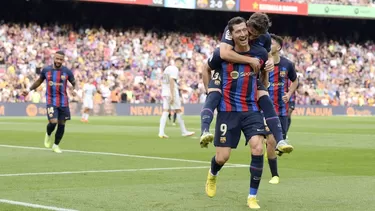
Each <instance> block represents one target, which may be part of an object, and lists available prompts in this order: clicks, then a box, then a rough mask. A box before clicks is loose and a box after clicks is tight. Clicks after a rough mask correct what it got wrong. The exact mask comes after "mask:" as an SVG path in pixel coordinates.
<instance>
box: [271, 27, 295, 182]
mask: <svg viewBox="0 0 375 211" xmlns="http://www.w3.org/2000/svg"><path fill="white" fill-rule="evenodd" d="M271 38H272V47H271V53H272V56H273V60H274V63H275V68H274V70H273V71H272V72H270V73H269V83H270V85H269V88H268V91H269V95H270V98H271V100H272V102H273V105H274V107H275V110H276V113H277V115H278V118H279V119H280V123H281V128H282V131H283V139H286V134H287V131H288V112H289V101H290V97H291V96H292V95H293V93H294V92H295V90H296V89H297V86H298V79H297V73H296V70H295V68H294V63H292V62H291V61H290V60H288V59H287V58H285V57H283V56H280V53H279V52H280V50H281V49H282V46H283V39H282V38H281V37H279V36H277V35H274V34H271ZM289 81H291V83H289ZM289 84H290V86H289ZM275 147H276V140H275V138H274V136H273V135H272V134H270V135H268V137H267V156H268V164H269V167H270V170H271V174H272V179H271V180H270V181H269V183H271V184H278V183H279V180H280V179H279V174H278V170H277V155H276V151H275ZM278 153H279V155H281V154H282V152H278Z"/></svg>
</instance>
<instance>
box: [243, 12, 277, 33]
mask: <svg viewBox="0 0 375 211" xmlns="http://www.w3.org/2000/svg"><path fill="white" fill-rule="evenodd" d="M246 24H247V26H250V27H252V28H254V29H255V30H257V31H258V32H259V33H261V34H265V33H266V32H267V31H268V29H269V28H270V27H271V25H272V24H271V21H270V19H269V18H268V15H267V14H266V13H262V12H256V13H254V14H252V15H251V16H250V18H249V20H247V22H246Z"/></svg>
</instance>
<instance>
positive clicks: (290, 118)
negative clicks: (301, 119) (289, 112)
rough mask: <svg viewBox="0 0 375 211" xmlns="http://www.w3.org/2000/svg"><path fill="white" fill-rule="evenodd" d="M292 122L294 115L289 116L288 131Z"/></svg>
mask: <svg viewBox="0 0 375 211" xmlns="http://www.w3.org/2000/svg"><path fill="white" fill-rule="evenodd" d="M290 124H292V117H291V116H288V128H287V130H286V131H287V132H288V131H289V127H290Z"/></svg>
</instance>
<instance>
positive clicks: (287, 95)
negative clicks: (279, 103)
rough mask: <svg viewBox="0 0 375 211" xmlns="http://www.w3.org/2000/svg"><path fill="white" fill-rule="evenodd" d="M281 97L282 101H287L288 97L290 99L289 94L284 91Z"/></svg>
mask: <svg viewBox="0 0 375 211" xmlns="http://www.w3.org/2000/svg"><path fill="white" fill-rule="evenodd" d="M282 99H283V102H284V103H287V102H289V99H290V95H289V93H285V95H284V96H283V97H282Z"/></svg>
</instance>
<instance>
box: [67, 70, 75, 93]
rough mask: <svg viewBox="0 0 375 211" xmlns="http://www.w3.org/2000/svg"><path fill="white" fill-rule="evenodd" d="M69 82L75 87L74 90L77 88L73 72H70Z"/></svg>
mask: <svg viewBox="0 0 375 211" xmlns="http://www.w3.org/2000/svg"><path fill="white" fill-rule="evenodd" d="M68 81H69V83H70V84H71V85H72V86H73V89H75V88H76V79H75V78H74V74H73V73H72V71H70V70H69V71H68Z"/></svg>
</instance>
